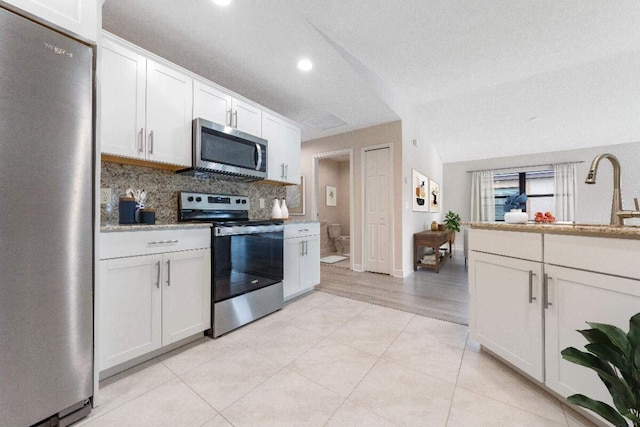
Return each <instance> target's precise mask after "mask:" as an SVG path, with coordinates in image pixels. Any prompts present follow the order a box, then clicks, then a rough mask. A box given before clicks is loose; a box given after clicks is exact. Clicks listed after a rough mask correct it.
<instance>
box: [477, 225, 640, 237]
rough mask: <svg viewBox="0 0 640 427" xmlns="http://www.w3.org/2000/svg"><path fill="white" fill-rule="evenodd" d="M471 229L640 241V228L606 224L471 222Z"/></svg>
mask: <svg viewBox="0 0 640 427" xmlns="http://www.w3.org/2000/svg"><path fill="white" fill-rule="evenodd" d="M468 225H469V226H470V227H471V228H477V229H483V230H503V231H521V232H526V233H543V234H545V233H546V234H568V235H572V236H589V237H609V238H614V239H637V240H640V226H634V225H624V226H623V225H605V224H563V223H559V224H556V223H551V224H544V223H535V222H529V223H527V224H507V223H499V222H471V223H468Z"/></svg>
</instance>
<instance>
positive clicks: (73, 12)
mask: <svg viewBox="0 0 640 427" xmlns="http://www.w3.org/2000/svg"><path fill="white" fill-rule="evenodd" d="M5 2H6V3H8V4H9V5H11V6H15V7H16V8H18V9H21V11H23V12H26V13H27V14H30V15H34V16H35V17H37V18H40V19H41V20H43V21H46V23H47V24H50V25H52V26H53V27H57V28H59V29H61V30H63V31H64V32H66V33H70V34H72V35H74V36H77V37H79V38H80V39H82V40H84V41H88V42H95V41H96V40H97V35H98V10H99V9H98V8H99V7H100V6H99V5H98V0H48V1H42V0H5Z"/></svg>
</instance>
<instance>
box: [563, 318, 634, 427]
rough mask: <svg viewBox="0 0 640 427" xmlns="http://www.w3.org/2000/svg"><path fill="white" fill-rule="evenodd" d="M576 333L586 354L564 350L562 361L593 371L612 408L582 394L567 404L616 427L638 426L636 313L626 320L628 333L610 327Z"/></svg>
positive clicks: (573, 349)
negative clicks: (590, 412)
mask: <svg viewBox="0 0 640 427" xmlns="http://www.w3.org/2000/svg"><path fill="white" fill-rule="evenodd" d="M588 324H589V326H590V327H591V328H592V329H586V330H582V331H578V332H579V333H580V334H582V336H583V337H585V338H586V339H587V341H589V344H587V345H586V346H585V348H586V349H587V351H586V352H585V351H580V350H578V349H576V348H574V347H569V348H565V349H564V350H562V352H561V354H562V357H563V358H564V359H565V360H568V361H569V362H572V363H576V364H578V365H581V366H585V367H587V368H589V369H592V370H594V371H595V372H596V373H597V374H598V376H599V377H600V380H602V382H603V383H604V385H605V386H606V387H607V390H609V394H611V397H612V398H613V403H614V406H615V408H613V407H611V406H610V405H608V404H606V403H604V402H600V401H596V400H594V399H591V398H590V397H587V396H584V395H582V394H574V395H573V396H569V397H568V398H567V400H568V401H569V402H570V403H573V404H575V405H578V406H582V407H583V408H586V409H589V410H591V411H593V412H595V413H596V414H598V415H600V416H601V417H602V418H604V419H605V420H607V421H609V422H610V423H611V424H613V425H614V426H616V427H628V425H629V424H628V421H627V420H629V421H631V423H632V425H633V426H635V427H638V426H640V313H638V314H636V315H634V316H633V317H631V319H630V320H629V332H628V333H625V332H624V331H623V330H622V329H620V328H617V327H615V326H613V325H607V324H603V323H589V322H588Z"/></svg>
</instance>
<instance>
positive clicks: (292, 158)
mask: <svg viewBox="0 0 640 427" xmlns="http://www.w3.org/2000/svg"><path fill="white" fill-rule="evenodd" d="M283 147H284V162H285V163H286V166H285V181H286V182H288V183H290V184H299V183H300V128H298V127H296V126H294V125H292V124H289V123H286V122H285V124H284V145H283Z"/></svg>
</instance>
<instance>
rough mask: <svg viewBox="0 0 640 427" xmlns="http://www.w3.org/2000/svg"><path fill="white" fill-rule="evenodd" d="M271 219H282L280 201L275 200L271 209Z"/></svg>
mask: <svg viewBox="0 0 640 427" xmlns="http://www.w3.org/2000/svg"><path fill="white" fill-rule="evenodd" d="M271 218H274V219H279V218H282V209H280V201H279V200H278V199H273V207H272V208H271Z"/></svg>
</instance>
